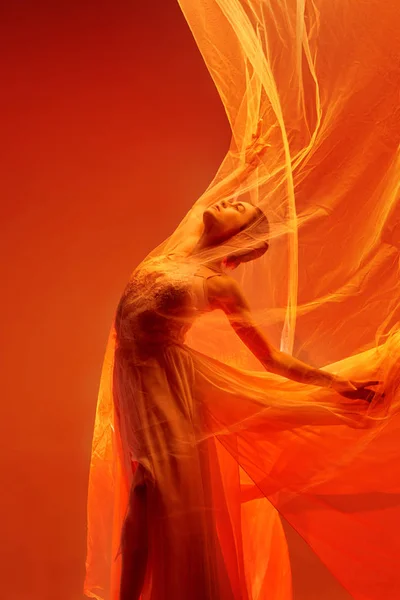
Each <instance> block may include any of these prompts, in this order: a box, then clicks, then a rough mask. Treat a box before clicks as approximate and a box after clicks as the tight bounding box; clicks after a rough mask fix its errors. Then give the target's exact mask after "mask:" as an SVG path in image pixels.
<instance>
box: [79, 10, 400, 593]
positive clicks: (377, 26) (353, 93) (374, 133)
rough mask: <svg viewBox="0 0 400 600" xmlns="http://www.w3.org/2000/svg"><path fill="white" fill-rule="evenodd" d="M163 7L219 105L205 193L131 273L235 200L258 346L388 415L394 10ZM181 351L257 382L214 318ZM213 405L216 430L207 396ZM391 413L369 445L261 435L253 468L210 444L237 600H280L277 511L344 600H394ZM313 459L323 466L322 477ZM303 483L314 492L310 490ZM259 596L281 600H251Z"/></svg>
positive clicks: (397, 160) (106, 423) (397, 41)
mask: <svg viewBox="0 0 400 600" xmlns="http://www.w3.org/2000/svg"><path fill="white" fill-rule="evenodd" d="M179 4H180V6H181V9H182V11H183V13H184V15H185V18H186V20H187V22H188V25H189V27H190V28H191V31H192V33H193V36H194V38H195V41H196V43H197V45H198V48H199V50H200V52H201V54H202V56H203V58H204V61H205V63H206V65H207V68H208V70H209V72H210V74H211V77H212V78H213V80H214V83H215V85H216V87H217V89H218V92H219V94H220V97H221V100H222V102H223V105H224V107H225V111H226V114H227V118H228V120H229V123H230V126H231V129H232V141H231V146H230V149H229V152H228V153H227V155H226V157H225V159H224V161H223V163H222V165H221V167H220V169H219V170H218V173H217V175H216V177H215V178H214V180H213V182H212V183H211V184H210V186H209V188H208V189H207V190H206V192H205V193H204V194H203V195H202V196H201V198H199V199H198V200H197V202H196V203H195V204H194V205H193V207H192V209H191V210H190V211H189V213H188V214H187V215H186V216H185V217H184V219H183V220H182V222H181V223H180V224H179V226H178V227H177V228H176V230H175V231H174V232H173V233H172V235H171V236H170V237H169V238H168V239H167V240H166V241H165V242H163V243H162V244H161V245H160V246H159V247H158V248H156V249H155V250H154V251H153V252H152V253H151V255H150V256H149V257H147V259H146V261H151V260H154V259H157V257H158V256H162V255H171V256H180V255H185V253H187V252H188V250H190V249H191V247H193V245H194V244H195V242H196V241H197V239H198V237H199V235H200V233H201V230H202V215H203V212H204V210H205V208H207V207H208V206H209V205H211V204H212V203H214V202H215V201H216V200H217V199H222V198H225V199H229V198H236V197H240V198H242V199H247V200H250V201H251V202H252V203H254V204H255V205H257V206H259V207H260V208H261V209H262V210H263V211H264V213H265V214H266V215H267V216H268V219H269V222H270V231H269V234H268V242H269V249H268V251H267V252H266V253H265V254H264V255H263V256H262V257H261V258H259V259H258V260H255V261H252V262H249V263H246V264H243V265H241V266H240V269H238V270H237V272H235V273H234V274H233V276H234V277H235V278H237V279H238V280H239V281H240V283H241V285H242V287H243V289H244V291H245V294H246V296H247V298H248V300H249V303H250V305H251V306H252V308H253V311H254V315H255V318H256V321H257V323H258V324H259V325H260V327H261V328H262V330H263V331H264V333H265V334H266V336H267V337H268V339H269V340H270V341H271V342H272V343H273V344H274V345H275V346H276V347H279V348H280V349H281V350H283V351H285V352H287V353H293V354H294V356H296V357H298V358H300V359H301V360H303V361H305V362H307V363H308V364H310V365H313V366H318V367H326V368H327V369H328V370H332V371H334V372H338V373H341V374H343V375H344V376H349V377H350V376H352V377H354V378H356V379H363V378H364V377H370V376H372V375H374V376H375V375H376V374H377V373H379V377H380V379H383V381H384V382H385V392H386V398H387V402H389V401H391V402H392V405H393V406H394V404H395V401H396V402H399V397H398V396H399V373H400V365H399V358H398V356H399V354H398V353H399V348H400V340H399V324H400V303H399V299H400V277H399V270H400V264H399V250H400V226H399V222H400V204H399V202H398V198H399V186H400V178H399V166H400V150H399V142H400V109H399V106H400V104H399V100H400V10H399V8H398V3H397V0H389V1H387V2H382V1H381V0H369V1H368V2H364V3H360V2H339V1H337V0H331V1H329V2H328V1H327V0H313V1H311V0H272V1H270V2H266V1H264V0H179ZM260 118H262V119H263V125H262V138H263V140H265V143H266V144H268V145H269V149H268V151H267V152H266V153H265V154H264V155H263V157H262V160H261V162H260V164H259V165H258V166H257V167H256V168H254V169H253V170H252V172H251V173H249V174H248V176H247V177H246V178H245V179H244V178H242V175H241V173H242V172H243V168H244V162H245V158H244V154H245V148H246V146H247V145H248V144H249V143H250V141H251V137H252V134H253V133H254V131H255V129H256V126H257V123H258V121H259V119H260ZM257 243H258V240H250V241H249V238H248V237H247V238H245V236H244V235H243V236H240V235H239V236H237V237H236V238H235V239H234V240H231V241H230V242H229V243H228V244H227V245H224V246H219V247H216V248H214V249H213V250H208V251H207V252H205V253H204V256H203V259H204V261H206V260H209V259H210V258H220V257H221V256H226V255H229V253H235V252H237V251H238V250H239V249H242V248H243V247H246V248H251V247H252V245H255V244H257ZM114 337H115V336H114V329H113V327H112V329H111V332H110V339H109V343H108V346H107V351H106V356H105V361H104V366H103V372H102V380H101V384H100V390H99V400H98V406H97V414H96V424H95V432H94V440H93V452H92V461H91V475H90V483H89V499H88V517H89V519H88V524H89V535H88V559H87V577H86V582H85V591H86V593H87V594H88V595H89V596H91V597H95V598H98V599H101V600H109V599H111V598H112V599H113V600H116V599H117V589H118V584H117V581H118V569H119V566H118V561H114V560H113V557H114V556H115V554H116V552H117V550H118V543H119V534H120V524H121V520H122V518H123V515H124V512H125V509H126V501H127V494H128V489H129V485H130V475H128V473H129V469H127V468H126V465H125V466H124V464H123V460H122V459H121V458H118V456H119V457H121V456H123V452H122V451H121V450H120V449H119V448H118V444H119V437H118V435H115V415H114V409H113V401H112V394H113V392H112V372H113V364H114V343H115V340H114ZM187 343H188V344H189V345H190V347H191V348H192V349H193V352H194V355H196V353H199V354H198V357H200V358H198V360H199V361H200V362H201V360H202V359H201V356H203V355H207V356H209V357H211V358H212V359H213V360H215V361H217V362H215V369H218V368H219V367H218V365H220V364H221V363H223V364H224V365H227V368H229V366H231V367H232V368H236V367H240V368H241V369H243V370H244V371H243V372H247V371H250V370H251V371H252V372H253V371H254V372H256V371H259V370H260V366H259V365H258V363H257V362H256V361H255V359H254V358H253V357H252V356H250V355H249V353H248V351H247V349H246V348H245V347H244V346H243V345H242V344H241V343H240V341H239V340H238V339H235V337H234V335H233V333H232V332H231V331H230V330H229V325H228V324H227V323H226V320H225V319H224V317H223V315H222V314H219V313H212V314H210V315H207V316H205V317H204V318H202V319H200V320H199V321H198V322H197V323H195V325H194V326H193V327H192V329H191V330H190V332H189V334H188V336H187ZM196 356H197V355H196ZM206 368H208V367H204V369H206ZM221 369H222V367H221ZM246 370H247V371H246ZM227 372H228V371H226V373H227ZM224 373H225V372H224ZM232 377H233V375H232ZM254 377H255V375H254ZM260 378H261V375H260ZM260 381H261V379H260ZM261 383H262V382H261ZM261 383H260V385H261ZM254 389H255V388H254ZM257 389H258V388H257ZM260 389H261V388H260ZM288 389H289V388H288ZM258 393H259V392H257V394H258ZM260 393H261V392H260ZM254 394H256V392H254ZM281 397H282V396H281ZM282 402H283V403H284V400H282ZM215 406H216V409H215V410H216V415H217V416H216V418H217V417H218V398H216V399H215ZM389 412H390V411H389ZM393 413H394V410H393V411H392V413H391V418H390V419H389V420H385V421H384V424H382V425H381V426H380V427H379V428H378V429H376V430H372V431H369V433H368V436H364V437H357V436H356V434H355V433H354V430H352V433H351V434H350V433H348V434H347V433H346V431H343V432H341V433H340V434H339V435H338V434H337V433H336V434H335V432H333V431H328V433H327V436H326V438H324V439H325V441H324V440H321V441H320V442H318V444H317V445H316V444H314V441H315V440H314V438H315V436H316V435H317V434H318V435H319V429H318V427H317V429H315V430H310V429H307V427H306V428H304V430H302V433H301V434H299V433H297V434H293V432H291V433H290V434H289V433H288V434H287V435H286V434H285V435H286V437H285V436H284V437H281V436H280V434H279V435H278V433H276V432H271V431H270V432H269V433H270V442H271V447H270V448H269V450H268V452H269V454H268V456H269V458H270V462H269V464H268V466H266V467H265V468H259V465H258V463H257V452H260V448H263V446H262V441H260V440H261V437H258V436H259V435H261V434H260V430H259V429H258V425H257V424H256V425H255V426H254V429H253V430H251V436H252V437H251V438H249V439H247V440H246V443H248V446H246V449H245V450H243V449H238V448H237V446H235V445H234V442H233V441H232V439H230V438H229V436H227V437H226V438H224V440H223V443H222V446H221V447H219V446H218V448H217V453H218V461H219V462H218V464H219V465H220V466H221V472H223V477H225V478H228V479H229V477H231V476H232V477H234V475H233V473H234V472H235V468H236V467H237V465H238V464H239V465H240V472H239V478H240V481H239V482H238V483H237V485H238V486H239V487H238V489H240V494H241V499H242V500H241V503H242V508H241V509H240V510H241V518H240V523H241V525H240V527H241V530H240V536H241V540H242V541H241V544H242V546H241V547H242V548H243V552H244V553H247V559H246V557H245V558H244V559H243V561H244V563H246V564H245V568H244V571H245V573H246V577H247V580H248V581H249V580H252V581H253V584H252V585H247V587H246V594H248V596H247V598H248V599H249V600H256V599H259V600H263V599H264V598H266V597H268V598H276V599H277V598H279V599H280V600H287V599H289V598H290V597H291V589H290V568H289V563H288V554H287V548H286V543H285V540H284V536H283V532H282V529H281V526H280V521H279V517H278V512H277V511H279V512H280V513H281V514H282V515H283V516H284V517H285V518H286V519H287V520H288V521H289V522H290V523H291V524H292V525H293V527H295V529H296V530H297V531H298V532H299V533H300V534H301V535H302V536H303V537H304V539H306V541H307V542H308V543H309V544H310V545H311V547H312V548H313V549H314V551H315V552H316V553H317V554H318V555H319V556H320V558H321V559H322V560H323V562H325V564H326V565H327V566H328V568H329V569H330V570H331V571H332V573H333V574H334V575H335V576H336V577H337V578H338V580H339V581H340V582H341V583H342V584H343V585H344V586H345V587H346V588H347V589H348V590H349V591H350V593H351V594H352V596H353V597H354V598H356V599H360V600H361V599H364V598H369V599H373V600H380V599H381V598H383V597H386V598H394V597H395V595H393V594H395V593H397V592H395V590H397V588H398V585H399V581H398V580H396V577H395V575H394V573H395V571H396V570H397V565H396V561H395V557H396V556H399V551H400V548H399V543H398V541H397V540H395V539H394V538H393V537H391V535H390V534H391V531H392V528H393V527H395V524H396V523H397V524H398V523H399V521H400V473H399V467H398V464H399V458H400V456H399V454H400V451H399V449H398V448H397V447H396V446H397V440H398V434H399V428H400V423H399V420H398V417H397V416H395V415H394V414H393ZM386 414H387V412H386ZM221 419H222V417H221ZM328 429H329V428H328ZM353 433H354V435H353ZM264 434H265V432H263V435H264ZM274 435H275V436H276V439H275V438H274ZM222 437H223V436H222ZM274 440H275V442H276V443H275V446H274ZM250 441H251V442H252V443H254V453H255V454H253V453H252V452H253V450H252V448H251V444H250V443H249V442H250ZM236 442H237V440H236ZM257 444H258V445H257ZM341 445H342V446H343V448H344V450H343V452H340V451H339V450H340V446H341ZM272 448H274V450H273V449H272ZM264 450H265V448H264ZM315 451H318V452H321V460H320V461H318V460H314V462H313V460H312V459H311V456H312V453H313V452H314V453H315ZM335 452H336V453H335ZM258 456H259V455H258ZM294 456H295V457H296V459H295V460H294ZM314 456H315V454H314ZM324 460H327V461H328V462H329V461H331V462H329V465H328V467H329V469H330V470H331V471H330V472H331V476H330V477H328V475H327V471H326V468H327V465H326V463H324V462H323V461H324ZM291 461H292V462H291ZM255 464H257V468H256V467H255V466H254V465H255ZM335 465H336V467H337V469H338V473H336V472H335V473H334V469H335V468H336V467H335ZM319 469H320V470H321V473H322V471H323V472H324V474H325V475H324V477H322V475H321V477H320V478H319V477H318V476H316V473H317V472H318V470H319ZM324 469H325V470H324ZM329 469H328V470H329ZM300 472H301V475H300V474H299V473H300ZM271 473H272V475H271ZM226 481H227V479H225V483H226ZM230 483H231V484H232V481H231V480H230ZM232 485H233V484H232ZM230 489H231V488H230ZM232 489H233V488H232ZM228 495H229V494H228V493H226V496H227V497H228ZM228 501H229V502H231V501H232V502H233V500H232V498H228ZM232 506H233V504H232ZM276 509H277V511H276ZM238 522H239V521H238ZM238 527H239V525H238ZM260 527H261V530H262V531H264V532H265V535H264V536H262V537H260V536H259V534H257V531H258V532H259V531H260ZM237 539H238V538H237ZM237 539H236V543H238V542H237ZM261 553H262V555H263V557H264V559H265V555H266V554H268V556H269V567H268V568H267V567H266V566H265V560H264V564H262V562H260V554H261ZM225 560H228V559H227V558H226V557H225ZM252 569H253V571H252ZM267 571H268V572H267ZM274 586H275V587H274ZM273 589H275V590H279V589H280V590H281V591H280V595H276V596H273V595H272V594H271V595H268V592H270V593H271V591H272V590H273ZM249 590H250V591H249ZM277 593H278V592H277ZM241 597H242V598H245V596H244V595H243V592H242V596H241Z"/></svg>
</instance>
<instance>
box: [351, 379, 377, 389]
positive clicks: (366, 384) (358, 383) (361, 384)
mask: <svg viewBox="0 0 400 600" xmlns="http://www.w3.org/2000/svg"><path fill="white" fill-rule="evenodd" d="M351 383H352V384H353V385H355V386H356V387H357V388H362V387H370V386H371V385H381V384H382V383H383V381H377V380H376V379H368V380H366V381H353V380H351Z"/></svg>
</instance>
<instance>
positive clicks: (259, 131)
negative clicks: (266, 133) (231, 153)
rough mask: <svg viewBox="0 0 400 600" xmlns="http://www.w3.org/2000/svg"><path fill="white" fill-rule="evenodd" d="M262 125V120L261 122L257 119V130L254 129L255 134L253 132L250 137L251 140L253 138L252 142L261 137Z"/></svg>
mask: <svg viewBox="0 0 400 600" xmlns="http://www.w3.org/2000/svg"><path fill="white" fill-rule="evenodd" d="M262 124H263V120H262V119H259V120H258V123H257V129H256V132H255V133H253V135H252V138H253V140H254V139H257V138H259V137H260V135H261V127H262Z"/></svg>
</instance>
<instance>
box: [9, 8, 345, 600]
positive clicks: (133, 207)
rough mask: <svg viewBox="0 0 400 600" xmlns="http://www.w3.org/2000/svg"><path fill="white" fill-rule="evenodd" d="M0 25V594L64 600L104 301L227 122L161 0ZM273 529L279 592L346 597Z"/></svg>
mask: <svg viewBox="0 0 400 600" xmlns="http://www.w3.org/2000/svg"><path fill="white" fill-rule="evenodd" d="M0 23H1V25H0V40H1V41H0V45H1V51H0V63H1V70H2V84H3V85H2V88H3V89H2V94H1V98H0V111H1V113H0V114H1V116H2V120H3V124H2V145H1V146H2V148H1V152H2V155H3V156H2V158H1V165H2V177H1V187H2V196H1V198H2V204H1V208H2V218H1V235H0V244H1V257H2V261H1V267H0V269H1V272H0V276H1V282H2V284H3V285H2V294H1V304H2V311H1V314H2V332H3V335H2V339H3V352H2V361H1V365H2V391H3V394H2V419H1V421H0V423H1V440H2V447H3V451H2V452H1V454H0V458H1V472H2V482H1V483H2V485H1V495H0V511H1V515H2V536H1V540H2V543H1V557H0V565H1V569H2V575H1V580H0V582H1V583H0V591H1V596H2V597H3V598H7V600H50V599H55V598H57V600H81V598H82V591H81V590H82V584H83V577H84V561H85V519H86V492H87V477H88V470H89V457H90V445H91V433H92V427H93V422H94V412H95V406H96V397H97V387H98V382H99V378H100V370H101V364H102V359H103V353H104V349H105V344H106V339H107V335H108V330H109V326H110V323H111V319H112V314H113V311H114V307H115V305H116V303H117V301H118V298H119V294H120V292H121V291H122V288H123V286H124V283H125V281H126V279H127V277H128V276H129V273H130V272H131V270H132V269H133V268H134V266H135V265H136V264H137V263H138V262H139V261H140V260H141V259H142V258H143V257H144V256H145V255H146V253H147V252H148V251H149V250H150V249H151V248H153V247H154V246H155V245H156V244H158V243H159V242H161V241H162V240H163V239H164V238H165V237H167V235H168V234H169V233H170V232H171V231H172V230H173V229H174V227H175V226H176V225H177V223H178V222H179V220H180V219H181V217H182V216H183V215H184V213H185V212H186V210H187V209H188V208H189V207H190V206H191V205H192V203H193V202H194V200H195V199H196V198H197V197H198V196H199V195H200V194H201V193H202V192H203V191H204V189H205V188H206V187H207V185H208V183H209V182H210V180H211V178H212V177H213V175H214V174H215V171H216V170H217V168H218V166H219V163H220V162H221V160H222V158H223V156H224V154H225V152H226V150H227V148H228V145H229V126H228V123H227V121H226V118H225V114H224V111H223V108H222V104H221V102H220V100H219V98H218V95H217V93H216V90H215V88H214V85H213V83H212V82H211V79H210V78H209V75H208V73H207V70H206V68H205V66H204V63H203V61H202V58H201V56H200V54H199V52H198V50H197V48H196V45H195V43H194V40H193V38H192V36H191V33H190V30H189V28H188V26H187V24H186V22H185V20H184V18H183V16H182V14H181V12H180V9H179V6H178V4H177V2H176V1H175V0H157V1H155V0H152V1H151V2H149V1H147V2H138V1H137V0H136V1H133V0H130V1H128V0H115V1H113V2H111V1H110V0H108V1H99V0H97V1H96V2H94V1H92V2H90V1H88V0H80V1H77V0H75V1H73V0H71V1H68V2H64V1H63V0H59V1H57V2H54V0H53V1H50V0H47V1H42V2H40V1H37V0H36V1H35V2H33V1H31V2H28V1H19V2H9V3H8V4H7V5H4V6H3V8H2V9H1V14H0ZM288 535H289V541H290V549H291V553H292V558H293V571H294V583H295V592H296V593H295V598H296V600H313V599H315V600H317V599H318V600H320V599H321V598H324V600H338V599H339V598H340V599H341V600H342V599H344V598H347V597H348V596H347V595H345V594H344V593H342V592H341V591H340V586H339V585H338V584H337V583H336V582H335V581H334V580H333V579H332V578H331V577H330V576H329V574H328V573H327V572H326V571H325V569H324V568H323V567H322V565H320V563H319V562H318V560H317V559H316V558H315V557H314V556H313V555H312V553H311V552H310V551H309V550H308V549H307V547H306V546H305V545H304V544H303V543H302V542H301V540H300V539H299V538H298V537H297V536H296V535H294V534H293V532H291V531H290V530H289V529H288ZM171 600H172V599H171Z"/></svg>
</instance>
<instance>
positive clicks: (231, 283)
mask: <svg viewBox="0 0 400 600" xmlns="http://www.w3.org/2000/svg"><path fill="white" fill-rule="evenodd" d="M206 283H207V295H208V298H209V299H210V301H213V302H214V303H219V302H220V301H222V300H224V301H225V300H227V299H231V300H234V299H236V298H240V297H242V290H241V287H240V285H239V284H238V282H237V281H236V279H234V278H233V277H231V276H230V275H229V274H227V273H221V274H220V275H219V276H218V277H209V278H207V282H206Z"/></svg>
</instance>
